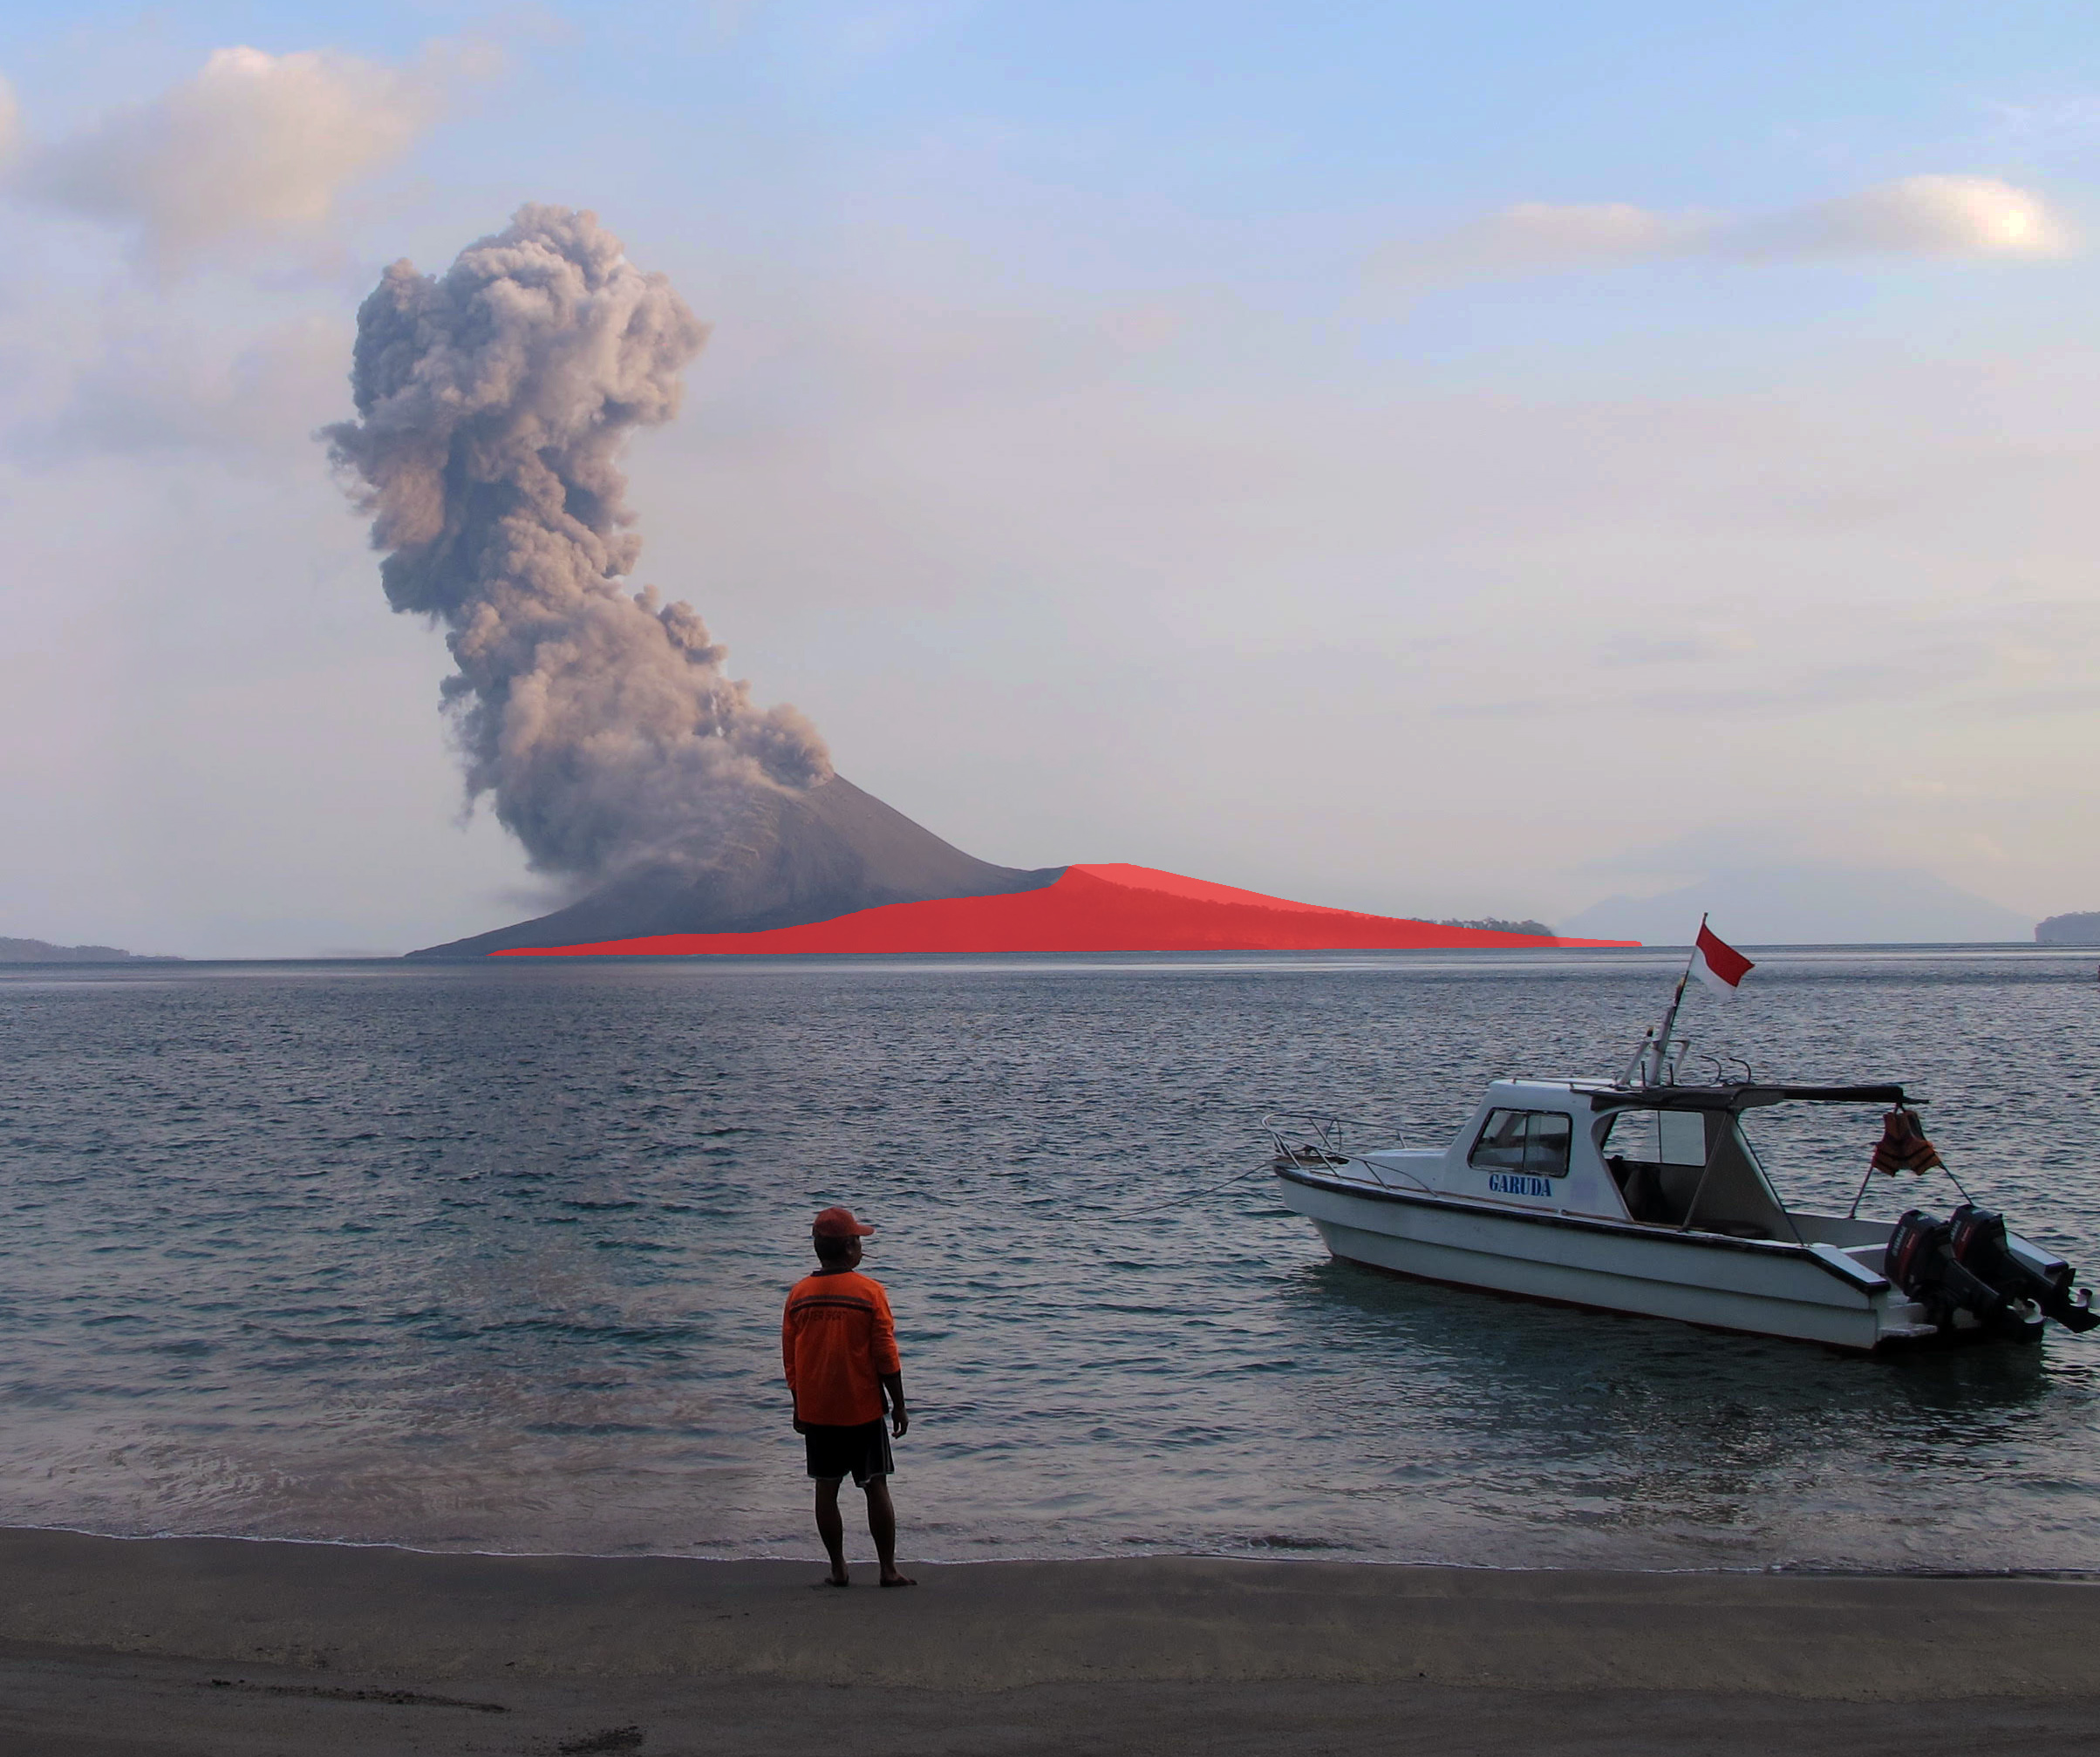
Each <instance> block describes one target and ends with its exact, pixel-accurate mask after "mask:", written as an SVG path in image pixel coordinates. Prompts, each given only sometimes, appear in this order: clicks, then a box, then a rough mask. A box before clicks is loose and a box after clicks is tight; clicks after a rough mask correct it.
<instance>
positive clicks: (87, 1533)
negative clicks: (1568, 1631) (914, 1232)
mask: <svg viewBox="0 0 2100 1757" xmlns="http://www.w3.org/2000/svg"><path fill="white" fill-rule="evenodd" d="M17 1535H48V1536H63V1537H87V1538H93V1539H95V1540H96V1541H98V1542H108V1543H249V1544H260V1545H282V1546H284V1547H286V1548H289V1549H350V1550H384V1551H393V1552H398V1553H399V1554H401V1555H403V1556H434V1557H439V1558H444V1557H453V1556H456V1557H460V1558H468V1557H472V1558H475V1559H479V1560H484V1561H494V1562H503V1561H513V1562H678V1563H692V1564H694V1565H696V1566H701V1567H710V1568H713V1567H739V1566H743V1565H745V1564H747V1563H748V1564H752V1565H767V1566H773V1565H783V1564H785V1565H793V1566H797V1567H799V1566H801V1565H802V1563H803V1562H804V1559H805V1558H803V1557H802V1556H778V1555H770V1554H758V1553H753V1554H749V1555H734V1556H701V1555H696V1554H693V1553H692V1552H690V1551H684V1550H671V1549H624V1550H603V1549H426V1548H425V1547H424V1546H423V1545H421V1544H418V1543H412V1542H407V1541H406V1540H404V1539H398V1538H391V1537H284V1536H257V1535H256V1534H254V1533H252V1532H242V1531H99V1530H96V1529H92V1527H89V1526H85V1525H0V1543H4V1542H6V1541H7V1540H8V1539H9V1538H10V1537H12V1536H17ZM860 1535H861V1534H859V1533H858V1532H857V1531H856V1530H854V1529H849V1533H848V1542H849V1544H850V1543H851V1542H853V1541H854V1540H855V1538H856V1536H860ZM813 1541H814V1540H813ZM1122 1562H1229V1563H1247V1564H1248V1565H1249V1566H1251V1567H1258V1566H1264V1565H1267V1564H1272V1563H1273V1564H1281V1565H1283V1566H1285V1567H1293V1566H1296V1565H1298V1564H1299V1563H1317V1564H1319V1565H1320V1566H1322V1567H1328V1566H1332V1567H1336V1568H1394V1569H1422V1570H1436V1571H1439V1572H1442V1573H1450V1574H1514V1575H1556V1574H1593V1575H1606V1576H1612V1577H1623V1578H1626V1579H1639V1578H1645V1577H1656V1578H1659V1579H1677V1578H1684V1579H1704V1578H1708V1577H1711V1578H1716V1579H1744V1580H1755V1579H1776V1580H2041V1581H2057V1582H2064V1583H2072V1584H2077V1583H2100V1566H2095V1567H2091V1568H1933V1567H1926V1566H1920V1567H1917V1568H1871V1567H1858V1568H1851V1567H1842V1566H1838V1565H1837V1564H1834V1563H1831V1564H1825V1563H1786V1562H1781V1563H1764V1564H1762V1566H1752V1565H1751V1564H1749V1563H1741V1564H1731V1563H1713V1564H1711V1565H1709V1566H1696V1565H1693V1564H1689V1563H1684V1564H1678V1565H1674V1566H1667V1565H1662V1564H1657V1565H1655V1566H1653V1567H1645V1568H1644V1567H1640V1566H1634V1565H1623V1566H1606V1565H1603V1564H1585V1563H1557V1562H1540V1563H1524V1562H1430V1561H1420V1560H1408V1559H1406V1558H1404V1557H1398V1556H1343V1555H1331V1554H1327V1553H1326V1552H1324V1551H1316V1550H1299V1549H1283V1548H1276V1549H1266V1550H1251V1549H1135V1548H1131V1549H1116V1550H1113V1551H1110V1550H1099V1551H1085V1552H1080V1553H1071V1552H1066V1553H1060V1554H1058V1555H1048V1556H1034V1555H1029V1554H1027V1553H1026V1552H1018V1551H1017V1552H1016V1553H1015V1554H1013V1555H1011V1556H938V1557H937V1556H905V1557H903V1558H902V1561H901V1562H900V1564H899V1565H900V1566H909V1567H914V1568H932V1569H940V1570H951V1569H962V1568H1006V1567H1011V1566H1014V1565H1017V1564H1022V1563H1026V1564H1028V1565H1030V1566H1037V1567H1065V1566H1073V1567H1077V1566H1081V1565H1090V1564H1093V1563H1122ZM873 1565H874V1564H873V1563H872V1561H866V1562H863V1563H856V1566H868V1567H872V1566H873Z"/></svg>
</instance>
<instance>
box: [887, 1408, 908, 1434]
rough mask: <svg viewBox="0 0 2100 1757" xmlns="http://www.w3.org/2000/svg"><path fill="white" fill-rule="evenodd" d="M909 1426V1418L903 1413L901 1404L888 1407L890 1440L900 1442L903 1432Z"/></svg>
mask: <svg viewBox="0 0 2100 1757" xmlns="http://www.w3.org/2000/svg"><path fill="white" fill-rule="evenodd" d="M910 1426H911V1418H910V1416H909V1415H907V1414H905V1413H904V1406H903V1404H901V1403H893V1404H891V1405H890V1438H891V1439H892V1440H902V1439H903V1437H904V1432H905V1430H906V1429H907V1428H909V1427H910Z"/></svg>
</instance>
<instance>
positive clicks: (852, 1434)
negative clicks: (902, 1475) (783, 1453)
mask: <svg viewBox="0 0 2100 1757" xmlns="http://www.w3.org/2000/svg"><path fill="white" fill-rule="evenodd" d="M802 1449H803V1451H804V1452H806V1453H807V1454H808V1457H809V1474H811V1475H812V1476H814V1477H815V1479H816V1480H817V1481H819V1482H837V1481H841V1480H842V1479H843V1478H845V1477H848V1476H850V1477H852V1478H853V1486H854V1487H855V1488H866V1487H867V1486H868V1485H869V1483H870V1482H876V1481H881V1480H882V1479H883V1477H885V1476H888V1475H889V1474H890V1473H891V1472H893V1471H894V1470H895V1469H896V1468H897V1465H896V1464H895V1463H894V1462H893V1461H892V1460H891V1459H890V1424H889V1423H888V1422H886V1421H883V1420H880V1419H879V1418H878V1419H877V1420H874V1421H863V1422H862V1423H861V1424H860V1426H858V1427H818V1426H817V1425H816V1424H815V1422H814V1421H812V1422H806V1423H804V1424H803V1427H802Z"/></svg>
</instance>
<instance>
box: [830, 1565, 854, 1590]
mask: <svg viewBox="0 0 2100 1757" xmlns="http://www.w3.org/2000/svg"><path fill="white" fill-rule="evenodd" d="M824 1584H825V1585H827V1586H850V1585H852V1584H853V1577H852V1576H851V1575H850V1574H849V1573H847V1571H846V1570H845V1569H844V1568H843V1567H839V1568H835V1569H833V1570H831V1572H830V1573H828V1574H827V1575H826V1576H825V1577H824Z"/></svg>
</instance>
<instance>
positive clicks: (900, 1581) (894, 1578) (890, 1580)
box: [881, 1568, 918, 1586]
mask: <svg viewBox="0 0 2100 1757" xmlns="http://www.w3.org/2000/svg"><path fill="white" fill-rule="evenodd" d="M881 1583H882V1584H883V1585H884V1586H917V1584H918V1582H917V1581H916V1580H907V1579H906V1578H905V1577H903V1575H902V1574H899V1573H898V1572H897V1570H896V1569H894V1568H892V1569H891V1570H890V1571H889V1573H887V1574H885V1575H883V1578H882V1582H881Z"/></svg>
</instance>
